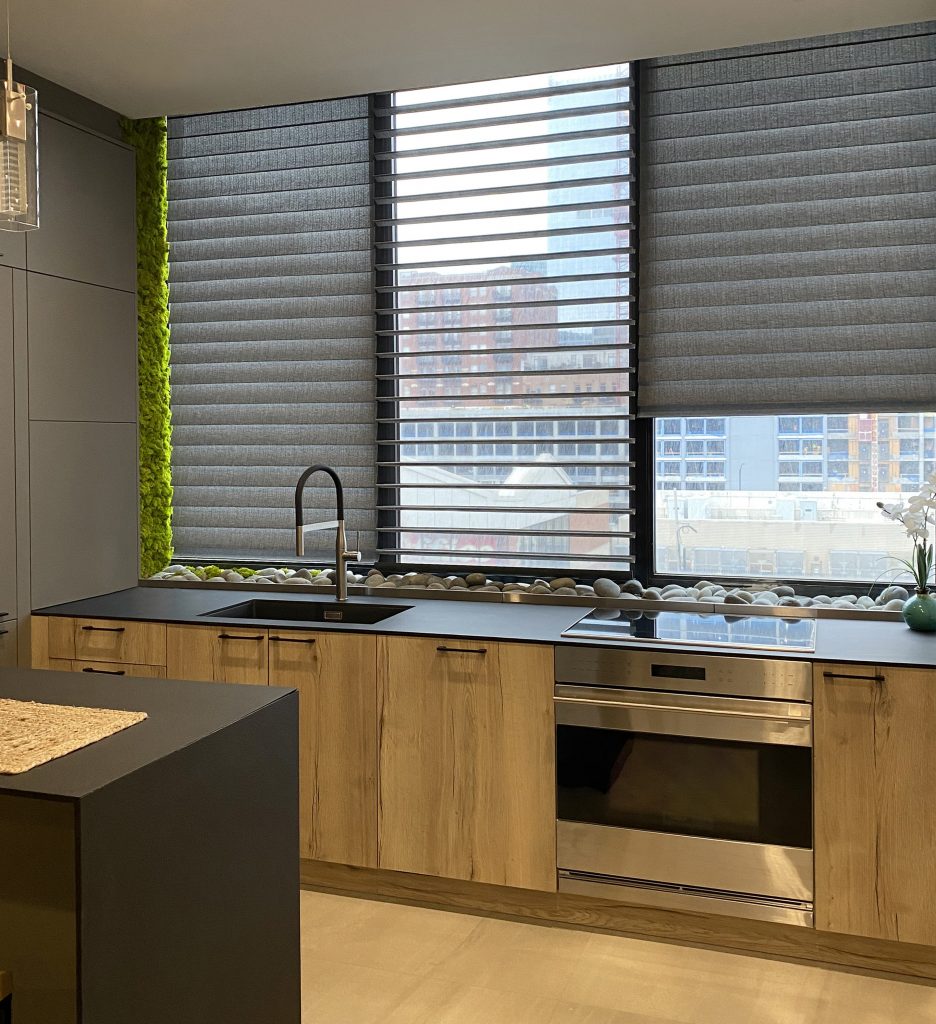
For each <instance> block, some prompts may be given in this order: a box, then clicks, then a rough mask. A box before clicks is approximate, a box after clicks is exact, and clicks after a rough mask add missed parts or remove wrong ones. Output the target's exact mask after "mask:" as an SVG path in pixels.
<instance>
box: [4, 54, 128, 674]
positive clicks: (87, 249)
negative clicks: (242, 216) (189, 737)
mask: <svg viewBox="0 0 936 1024" xmlns="http://www.w3.org/2000/svg"><path fill="white" fill-rule="evenodd" d="M22 77H23V78H24V79H26V80H28V81H32V82H33V83H34V84H36V85H37V86H40V91H39V108H40V124H39V215H40V227H39V229H38V230H37V231H34V232H28V233H25V234H17V233H13V232H0V612H5V613H7V615H6V621H0V630H5V631H6V635H0V664H2V663H3V662H4V660H6V661H7V662H11V661H13V659H14V658H15V657H16V651H15V649H14V647H18V650H19V661H20V662H21V663H24V662H25V657H26V653H27V652H28V636H27V635H26V631H27V626H28V616H29V612H30V611H31V610H32V609H33V608H39V607H42V606H44V605H48V604H56V603H58V602H61V601H69V600H73V599H76V598H80V597H87V596H91V595H95V594H102V593H107V592H109V591H113V590H119V589H121V588H124V587H129V586H133V585H134V583H135V582H136V580H137V576H138V565H139V540H138V537H139V529H138V501H137V384H136V374H137V366H136V238H135V192H134V163H133V153H132V151H131V150H130V148H129V147H127V146H125V145H124V144H123V143H122V142H120V141H119V140H118V139H117V138H114V137H113V134H114V132H116V130H117V115H116V114H115V113H114V112H112V111H106V110H105V108H101V107H99V106H98V105H97V104H91V103H90V102H89V101H85V100H83V99H82V98H81V97H76V96H75V95H74V94H72V93H69V92H68V91H67V90H61V89H57V88H55V87H49V83H45V84H46V89H45V92H43V90H42V89H41V86H42V84H43V83H42V82H37V81H36V80H35V78H34V76H29V75H28V73H24V74H23V75H22ZM44 95H46V96H47V97H48V98H49V100H50V102H51V104H52V109H51V110H50V109H49V106H48V105H47V104H45V103H44V102H43V98H44ZM58 109H63V110H67V111H68V114H69V115H70V116H69V117H63V116H61V115H60V114H59V113H58V112H57V110H58ZM111 115H112V116H111ZM74 117H84V120H85V121H86V122H87V123H79V122H78V121H75V120H73V119H72V118H74ZM89 125H93V127H89ZM112 129H113V131H112ZM0 618H2V617H0ZM17 622H18V625H16V623H17ZM13 638H15V639H16V641H17V643H16V644H15V645H14V644H13V642H12V639H13Z"/></svg>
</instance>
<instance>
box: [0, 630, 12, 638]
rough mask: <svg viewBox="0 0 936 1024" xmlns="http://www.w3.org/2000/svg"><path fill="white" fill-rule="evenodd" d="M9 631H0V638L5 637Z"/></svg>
mask: <svg viewBox="0 0 936 1024" xmlns="http://www.w3.org/2000/svg"><path fill="white" fill-rule="evenodd" d="M9 632H10V631H9V630H8V629H0V636H6V635H7V633H9Z"/></svg>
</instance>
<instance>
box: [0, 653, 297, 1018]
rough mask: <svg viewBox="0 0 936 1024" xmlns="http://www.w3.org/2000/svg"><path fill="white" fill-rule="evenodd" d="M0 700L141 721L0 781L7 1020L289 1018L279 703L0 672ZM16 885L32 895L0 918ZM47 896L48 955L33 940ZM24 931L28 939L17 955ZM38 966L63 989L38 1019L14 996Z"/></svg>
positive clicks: (285, 766)
mask: <svg viewBox="0 0 936 1024" xmlns="http://www.w3.org/2000/svg"><path fill="white" fill-rule="evenodd" d="M0 696H5V697H13V698H15V699H33V700H41V701H45V702H48V703H69V704H81V705H84V706H100V707H115V708H130V709H138V710H144V711H146V712H147V714H148V715H149V718H147V720H146V721H144V722H142V723H140V724H139V725H137V726H133V727H131V728H130V729H127V730H124V732H122V733H118V734H117V735H115V736H112V737H108V738H107V739H105V740H102V741H100V742H99V743H96V744H93V745H92V746H90V747H86V748H84V749H83V750H80V751H76V752H75V753H74V754H70V755H68V756H66V757H63V758H59V759H58V760H56V761H52V762H49V763H48V764H46V765H42V766H40V767H38V768H35V769H33V770H32V771H30V772H26V773H24V774H22V775H17V776H0V849H3V850H5V851H6V853H3V854H0V867H3V868H7V867H10V866H15V867H16V868H17V870H18V872H19V875H18V878H19V882H18V883H17V884H13V883H11V885H7V886H4V883H3V881H2V880H0V962H2V963H4V967H5V968H7V967H8V966H9V965H10V963H12V964H13V966H14V968H16V964H17V957H19V969H17V970H15V978H14V1006H15V1013H16V1016H15V1018H14V1019H15V1020H16V1024H72V1022H77V1024H126V1022H127V1021H128V1020H132V1021H133V1024H165V1022H166V1021H168V1020H172V1021H173V1022H178V1024H229V1022H231V1021H234V1020H249V1021H263V1022H264V1024H298V1022H299V1019H300V1006H299V997H300V993H299V878H298V858H297V856H296V851H297V849H298V843H299V838H298V831H299V826H298V808H299V796H298V724H297V723H298V695H297V694H296V692H295V691H294V690H284V689H276V688H269V687H254V686H229V685H225V684H204V683H179V682H175V681H166V680H141V679H126V678H119V679H110V678H101V677H94V678H91V679H88V678H87V677H82V676H79V675H76V674H71V673H60V672H43V671H35V672H27V671H19V672H0ZM10 808H14V809H15V810H16V811H17V813H15V814H14V813H13V811H12V810H10ZM50 815H54V816H56V817H55V818H54V822H55V823H57V825H58V827H57V828H54V829H53V828H50V827H46V826H45V825H44V824H43V823H44V822H46V819H48V818H49V816H50ZM68 821H72V822H73V825H72V827H71V828H68V827H63V825H62V823H63V822H65V823H66V825H67V822H68ZM29 863H34V864H38V865H40V867H37V868H35V869H30V870H31V873H30V871H27V865H28V864H29ZM69 877H70V878H71V883H70V887H69V886H68V885H66V882H67V881H68V878H69ZM26 882H28V883H29V885H30V886H31V888H30V889H29V891H30V893H34V894H35V895H34V896H31V898H30V899H29V900H27V901H26V903H27V906H26V907H25V909H22V908H21V909H20V913H19V917H15V916H11V915H10V914H7V913H5V911H6V910H7V909H8V908H9V907H15V903H16V900H15V899H13V897H12V895H11V893H10V892H8V891H7V889H9V888H11V886H12V888H13V890H14V892H18V893H19V902H20V903H22V902H23V900H22V891H23V886H24V884H25V883H26ZM50 887H51V889H52V890H54V891H55V892H56V893H57V894H58V897H57V898H58V904H61V908H59V906H58V905H56V907H55V930H54V933H55V934H56V935H57V936H58V941H59V942H60V943H61V949H58V950H57V951H53V953H49V951H48V949H45V950H43V946H42V941H43V940H44V938H47V932H44V931H43V929H48V923H49V918H50V899H49V897H48V895H47V893H48V891H49V890H50ZM63 887H64V888H63ZM65 890H68V891H65ZM69 893H71V898H70V901H69ZM4 901H6V903H5V902H4ZM24 934H34V935H36V936H37V937H38V940H39V941H38V943H33V944H26V945H25V947H24V943H23V935H24ZM66 939H68V941H65V940H66ZM69 942H70V947H69ZM69 948H71V950H72V954H71V959H69V952H68V951H69ZM17 949H19V952H18V953H17V952H16V951H17ZM10 957H12V960H11V959H10ZM37 965H38V966H37ZM37 970H38V971H40V972H46V976H47V977H50V976H51V975H49V974H48V972H49V971H53V972H54V973H57V974H58V976H59V977H63V978H65V979H66V980H68V979H70V983H71V986H72V988H71V1003H69V990H68V988H67V985H66V987H65V989H64V990H63V991H62V992H61V993H59V995H58V997H57V998H58V1002H57V1003H55V1004H54V1011H53V1009H50V1007H51V1006H52V1004H49V1003H48V999H49V998H50V997H49V996H48V995H46V996H44V997H42V998H40V996H39V994H38V991H39V990H35V991H32V992H30V987H34V986H27V987H24V989H23V993H22V996H21V995H20V993H18V992H17V990H16V985H17V979H19V980H20V981H21V982H22V983H23V985H24V986H26V983H27V979H28V978H30V977H32V976H35V972H36V971H37ZM59 987H61V986H59ZM43 999H44V1000H45V1001H43ZM76 1004H77V1010H76V1011H74V1007H75V1006H76ZM69 1005H70V1006H71V1007H72V1008H73V1012H72V1013H71V1014H70V1015H69V1012H68V1011H67V1007H68V1006H69ZM76 1013H77V1015H76Z"/></svg>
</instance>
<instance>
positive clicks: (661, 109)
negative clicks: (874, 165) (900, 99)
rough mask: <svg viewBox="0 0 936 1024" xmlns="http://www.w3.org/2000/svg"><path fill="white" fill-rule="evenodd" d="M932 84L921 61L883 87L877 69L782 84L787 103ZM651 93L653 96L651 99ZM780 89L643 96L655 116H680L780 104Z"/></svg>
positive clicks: (728, 87)
mask: <svg viewBox="0 0 936 1024" xmlns="http://www.w3.org/2000/svg"><path fill="white" fill-rule="evenodd" d="M932 84H933V77H932V67H931V66H930V64H929V62H928V61H925V60H920V61H916V62H908V63H905V64H897V65H894V66H892V67H891V68H890V69H889V72H888V76H887V82H886V83H882V81H881V73H880V70H879V69H878V68H854V69H850V70H845V71H829V72H817V73H816V74H811V75H804V76H802V77H800V78H792V79H790V78H788V79H786V80H785V81H784V83H783V99H782V101H781V102H784V103H797V102H799V101H801V100H811V101H812V100H818V99H825V98H828V97H835V96H862V95H868V94H872V93H875V92H879V91H880V90H881V89H882V88H884V89H885V90H886V91H887V92H895V91H905V90H908V89H920V88H929V87H931V86H932ZM651 93H652V95H651ZM777 99H778V95H777V88H776V85H775V84H774V83H773V82H772V81H771V80H770V79H765V80H763V81H749V82H745V83H744V84H743V85H742V86H740V87H739V85H738V83H733V82H729V83H722V84H714V85H702V86H696V87H694V88H692V89H685V88H675V89H663V90H653V89H651V90H650V93H644V100H645V101H646V102H647V103H648V105H649V108H650V110H652V112H653V115H654V116H659V115H661V114H680V113H689V112H694V111H702V110H725V109H726V108H728V107H738V106H764V105H765V104H769V103H774V102H777Z"/></svg>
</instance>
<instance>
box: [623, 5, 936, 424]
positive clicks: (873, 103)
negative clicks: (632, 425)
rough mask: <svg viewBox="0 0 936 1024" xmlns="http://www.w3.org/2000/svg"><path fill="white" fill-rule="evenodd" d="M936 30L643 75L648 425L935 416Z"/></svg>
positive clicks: (649, 69)
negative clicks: (721, 417) (794, 416)
mask: <svg viewBox="0 0 936 1024" xmlns="http://www.w3.org/2000/svg"><path fill="white" fill-rule="evenodd" d="M934 33H936V23H934V22H930V23H927V24H921V25H903V26H896V27H894V28H890V29H877V30H873V31H866V32H860V33H849V34H847V35H839V36H825V37H821V38H818V39H809V40H799V41H794V42H789V43H783V44H775V45H765V46H759V47H750V48H744V49H737V50H721V51H717V52H714V53H696V54H689V55H686V56H681V57H672V58H663V59H660V60H653V61H648V62H645V63H644V64H643V65H642V78H641V94H640V95H641V136H640V141H641V211H640V212H641V221H640V225H641V229H640V316H639V333H640V340H639V352H640V359H639V365H640V372H639V390H638V394H639V399H638V401H639V411H640V414H641V415H645V416H653V415H664V414H677V415H678V414H680V413H683V414H685V413H691V414H704V413H711V412H717V413H745V412H760V411H771V410H791V411H800V412H812V411H815V412H830V411H838V410H842V411H869V410H875V409H877V410H885V411H895V410H900V409H908V410H929V409H930V408H931V407H932V404H933V395H934V394H936V327H934V325H936V297H934V296H936V272H934V269H936V114H934V110H936V34H934Z"/></svg>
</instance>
